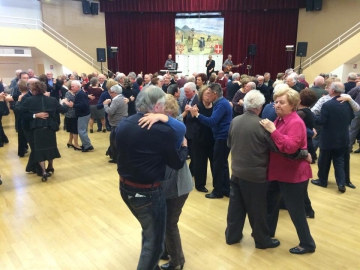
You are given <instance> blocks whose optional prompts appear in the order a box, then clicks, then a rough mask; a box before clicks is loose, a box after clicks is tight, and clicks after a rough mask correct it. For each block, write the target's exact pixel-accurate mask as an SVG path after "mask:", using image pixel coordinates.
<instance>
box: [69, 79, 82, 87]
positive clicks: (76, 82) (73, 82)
mask: <svg viewBox="0 0 360 270" xmlns="http://www.w3.org/2000/svg"><path fill="white" fill-rule="evenodd" d="M71 84H74V85H76V86H79V87H81V83H80V82H79V81H78V80H73V81H72V82H71Z"/></svg>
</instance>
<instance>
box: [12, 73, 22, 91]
mask: <svg viewBox="0 0 360 270" xmlns="http://www.w3.org/2000/svg"><path fill="white" fill-rule="evenodd" d="M21 72H22V70H21V69H18V70H16V71H15V78H14V79H13V80H11V82H10V85H9V89H10V91H11V90H12V89H14V88H15V87H16V86H17V83H18V81H19V80H20V73H21Z"/></svg>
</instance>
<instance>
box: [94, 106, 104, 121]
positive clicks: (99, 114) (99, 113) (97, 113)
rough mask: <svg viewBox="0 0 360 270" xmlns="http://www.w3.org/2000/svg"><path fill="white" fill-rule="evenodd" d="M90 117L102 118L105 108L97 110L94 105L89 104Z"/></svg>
mask: <svg viewBox="0 0 360 270" xmlns="http://www.w3.org/2000/svg"><path fill="white" fill-rule="evenodd" d="M90 113H91V116H90V118H91V119H102V118H105V109H104V108H102V109H101V110H98V109H97V107H96V105H90Z"/></svg>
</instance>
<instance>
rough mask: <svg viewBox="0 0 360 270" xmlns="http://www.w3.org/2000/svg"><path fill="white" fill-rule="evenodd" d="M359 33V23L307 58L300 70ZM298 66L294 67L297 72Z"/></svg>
mask: <svg viewBox="0 0 360 270" xmlns="http://www.w3.org/2000/svg"><path fill="white" fill-rule="evenodd" d="M358 32H360V22H359V23H357V24H356V25H354V26H353V27H351V28H350V29H349V30H347V31H346V32H345V33H344V34H342V35H341V36H339V37H338V38H336V39H334V40H333V41H332V42H330V43H329V44H328V45H326V46H325V47H324V48H322V49H321V50H319V51H318V52H316V53H315V54H313V55H312V56H310V57H309V58H307V59H306V60H305V61H304V62H302V64H301V68H302V69H304V68H307V67H309V66H311V65H312V64H313V63H314V62H316V61H317V60H318V59H319V58H321V57H322V56H323V55H325V54H327V53H328V52H330V51H332V50H333V49H335V48H336V47H339V46H340V45H341V44H342V43H344V42H345V41H346V40H348V39H349V38H351V37H352V36H354V35H355V34H357V33H358ZM299 67H300V66H297V67H295V69H296V70H299Z"/></svg>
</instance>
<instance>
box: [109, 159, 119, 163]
mask: <svg viewBox="0 0 360 270" xmlns="http://www.w3.org/2000/svg"><path fill="white" fill-rule="evenodd" d="M108 162H109V163H117V162H116V160H113V159H110V160H109V161H108Z"/></svg>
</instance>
